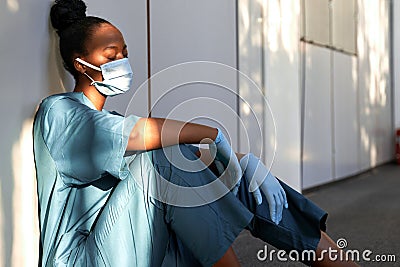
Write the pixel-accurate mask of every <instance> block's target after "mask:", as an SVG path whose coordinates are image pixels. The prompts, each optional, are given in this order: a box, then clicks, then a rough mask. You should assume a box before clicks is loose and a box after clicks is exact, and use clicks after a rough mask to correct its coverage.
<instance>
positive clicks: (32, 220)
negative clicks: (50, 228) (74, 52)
mask: <svg viewBox="0 0 400 267" xmlns="http://www.w3.org/2000/svg"><path fill="white" fill-rule="evenodd" d="M52 3H53V1H43V2H40V3H39V2H38V3H33V2H31V1H29V0H5V1H3V2H0V22H1V26H0V34H1V37H0V38H1V40H4V42H3V41H2V42H1V44H0V52H1V57H2V61H0V70H1V74H0V80H2V81H3V79H4V81H5V83H4V84H3V89H4V90H8V92H9V93H7V94H4V95H3V96H2V98H1V99H0V102H1V107H0V113H1V114H2V115H3V116H2V117H1V119H0V121H1V123H3V124H5V125H2V127H3V132H2V135H1V136H2V140H0V149H1V151H0V153H1V161H0V267H3V266H7V267H8V266H33V265H37V260H38V252H39V248H38V244H39V235H38V233H39V231H38V230H39V227H38V218H37V214H38V208H37V195H36V178H35V169H34V160H33V146H32V122H33V114H34V113H35V106H36V105H37V104H39V101H40V100H41V99H42V98H44V97H46V96H48V95H51V94H55V93H61V92H64V91H66V90H65V89H64V88H72V85H73V79H72V77H71V76H70V75H68V74H67V73H66V72H65V71H64V69H63V66H62V61H61V58H60V55H59V51H58V36H57V34H56V33H55V31H54V30H53V29H52V27H51V25H50V21H49V17H48V14H49V10H50V6H51V5H52ZM5 37H7V38H5ZM16 54H17V55H18V56H16ZM64 85H65V86H64ZM3 89H2V90H3ZM11 89H12V90H11Z"/></svg>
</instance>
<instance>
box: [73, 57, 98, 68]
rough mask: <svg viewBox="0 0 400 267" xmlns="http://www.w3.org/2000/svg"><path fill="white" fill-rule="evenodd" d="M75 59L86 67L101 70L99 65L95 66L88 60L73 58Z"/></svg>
mask: <svg viewBox="0 0 400 267" xmlns="http://www.w3.org/2000/svg"><path fill="white" fill-rule="evenodd" d="M75 60H76V61H78V62H79V63H81V64H83V65H85V66H86V67H89V68H92V69H94V70H97V71H101V69H100V68H99V67H97V66H95V65H92V64H90V63H89V62H86V61H84V60H82V59H80V58H78V57H77V58H75Z"/></svg>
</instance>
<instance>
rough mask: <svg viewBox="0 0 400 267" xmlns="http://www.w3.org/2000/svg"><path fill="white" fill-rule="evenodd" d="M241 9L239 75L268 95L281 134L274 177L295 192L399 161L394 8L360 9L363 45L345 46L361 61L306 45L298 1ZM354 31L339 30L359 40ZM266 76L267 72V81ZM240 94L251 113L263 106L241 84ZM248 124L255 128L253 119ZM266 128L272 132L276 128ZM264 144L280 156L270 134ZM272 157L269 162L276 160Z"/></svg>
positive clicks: (363, 0) (248, 4)
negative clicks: (392, 76) (393, 90)
mask: <svg viewBox="0 0 400 267" xmlns="http://www.w3.org/2000/svg"><path fill="white" fill-rule="evenodd" d="M239 3H241V4H239V8H240V9H239V21H240V22H241V24H239V25H240V26H241V27H239V30H240V32H239V56H240V58H239V69H240V70H242V71H244V72H246V74H248V75H249V76H250V77H251V78H253V79H254V81H255V82H256V83H258V84H259V85H260V86H262V87H263V90H264V92H265V94H266V96H267V99H268V100H269V102H270V104H271V108H272V112H273V115H274V117H275V122H276V126H277V132H276V136H273V137H274V138H275V137H276V141H277V154H276V158H274V162H273V164H272V171H273V173H275V174H276V175H277V176H280V177H283V179H287V181H288V182H289V183H290V184H291V185H292V186H294V187H295V188H298V189H306V188H310V187H313V186H317V185H321V184H324V183H327V182H331V181H334V180H337V179H342V178H345V177H349V176H351V175H354V174H356V173H359V172H362V171H364V170H367V169H370V168H372V167H374V166H377V165H379V164H382V163H385V162H388V161H390V160H392V159H393V129H392V115H391V102H392V94H391V88H390V84H391V83H390V72H389V68H390V66H389V34H390V33H389V1H387V0H381V1H367V0H358V1H357V5H358V8H357V9H356V10H358V14H356V16H357V21H358V24H357V35H356V37H357V39H356V40H355V41H356V43H355V44H354V42H350V41H351V40H350V41H349V40H342V43H346V47H349V48H351V47H354V46H355V47H356V48H357V49H356V50H357V55H349V54H345V53H342V52H337V51H332V50H330V49H328V48H324V47H319V46H315V45H313V44H309V43H301V44H300V42H299V39H300V36H299V27H298V25H299V24H300V23H299V22H301V21H303V20H302V19H301V18H300V15H299V13H300V10H299V9H300V7H299V3H298V1H265V2H254V1H245V0H242V1H239ZM349 3H350V2H349ZM349 3H347V2H345V1H340V2H337V3H336V2H335V4H337V6H336V7H339V6H340V7H341V8H340V10H341V12H345V11H346V12H350V13H352V12H353V11H352V10H354V9H353V7H352V8H351V9H350V10H347V9H345V8H344V5H345V4H349ZM351 3H353V2H351ZM306 4H311V2H309V1H307V2H306ZM325 6H326V7H327V5H325ZM263 16H264V17H263ZM262 17H263V21H262V23H263V24H262V25H261V26H260V25H259V24H260V20H258V18H262ZM349 18H352V17H351V16H350V17H349ZM338 19H339V20H340V18H338ZM335 21H336V22H337V20H335ZM257 23H258V24H257ZM343 23H346V22H343ZM347 23H352V19H350V20H349V22H347ZM335 25H339V26H340V25H342V26H343V24H341V23H335ZM353 29H354V27H353V25H350V26H349V27H348V29H346V28H345V27H344V28H343V27H342V28H340V27H339V28H337V29H335V32H334V33H335V34H337V33H341V35H340V36H347V35H352V34H346V32H343V30H350V31H352V30H353ZM335 34H334V36H335ZM260 36H262V37H263V38H264V39H261V41H260ZM262 40H263V41H264V42H262ZM347 41H349V42H347ZM353 41H354V40H353ZM353 44H354V45H353ZM300 46H301V47H302V50H300V49H299V47H300ZM350 50H351V51H352V49H350ZM395 50H396V49H395ZM260 55H261V56H263V57H264V59H263V61H261V62H260V61H258V60H257V57H259V56H260ZM300 55H301V58H302V59H303V60H304V62H300V60H299V58H300ZM259 69H263V71H264V73H262V74H261V76H260V74H259V72H258V70H259ZM299 74H301V75H299ZM300 89H301V90H300ZM239 90H240V92H241V93H244V94H246V96H247V95H251V97H250V103H251V105H252V106H254V107H257V106H258V105H261V104H262V103H261V102H260V98H257V97H255V95H254V92H253V93H252V94H250V93H248V92H247V91H248V90H249V89H248V88H247V87H246V85H243V84H240V89H239ZM243 107H245V105H242V106H241V109H243ZM266 111H268V110H267V108H265V107H264V108H262V109H255V114H256V115H257V116H259V117H264V118H265V116H266V115H268V112H266ZM396 112H398V111H397V109H396ZM301 114H303V116H304V118H303V119H304V120H303V121H302V118H301ZM242 117H243V118H244V119H247V121H246V123H248V124H249V125H250V128H251V127H252V128H254V129H255V128H256V127H255V122H254V121H253V122H250V121H251V119H250V116H244V114H242ZM265 122H266V123H265V124H264V126H266V128H267V129H270V128H271V127H269V126H270V125H269V123H270V122H271V121H270V120H268V119H266V120H265ZM251 125H253V126H251ZM264 136H265V138H264V140H267V141H266V142H264V143H265V144H264V145H265V148H266V149H265V151H267V153H268V151H272V150H273V149H271V144H270V143H271V142H270V141H269V140H268V139H269V138H270V134H269V133H267V132H265V130H264ZM274 138H272V139H274ZM301 138H302V139H301ZM300 148H302V149H303V150H302V151H300ZM252 149H253V150H254V149H255V148H254V147H253V148H252ZM300 152H302V157H303V158H302V159H301V158H300V155H301V153H300ZM265 155H266V157H265V160H266V161H268V160H269V158H271V156H269V155H268V154H265Z"/></svg>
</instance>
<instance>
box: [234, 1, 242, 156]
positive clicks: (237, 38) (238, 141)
mask: <svg viewBox="0 0 400 267" xmlns="http://www.w3.org/2000/svg"><path fill="white" fill-rule="evenodd" d="M238 7H239V0H236V1H235V28H236V36H235V39H236V70H237V71H236V93H237V95H236V112H237V115H238V116H237V122H236V133H237V141H236V142H237V148H238V151H239V152H240V151H241V145H240V121H241V119H242V118H241V114H240V80H239V71H240V69H239V59H240V58H239V53H240V52H239V8H238Z"/></svg>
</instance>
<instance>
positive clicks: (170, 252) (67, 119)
mask: <svg viewBox="0 0 400 267" xmlns="http://www.w3.org/2000/svg"><path fill="white" fill-rule="evenodd" d="M85 13H86V5H85V4H84V3H83V2H82V1H80V0H59V1H56V3H55V5H54V6H53V7H52V9H51V14H50V15H51V22H52V25H53V27H54V28H55V29H57V33H58V34H59V36H60V53H61V56H62V59H63V61H64V66H65V68H66V69H67V70H68V71H69V72H70V73H71V74H72V75H73V76H74V78H75V81H76V84H75V88H74V91H73V92H71V93H64V94H59V95H53V96H50V97H48V98H46V99H44V100H43V101H42V103H41V104H40V107H39V109H38V112H37V114H36V117H35V122H34V132H33V134H34V152H35V164H36V170H37V181H38V196H39V215H40V232H41V237H40V248H41V249H40V262H39V265H42V266H52V265H56V266H64V265H68V266H196V265H202V266H211V265H214V266H238V265H239V264H238V261H237V258H236V256H235V254H234V252H233V250H232V249H231V247H230V246H231V244H232V242H233V241H234V239H235V238H236V236H237V235H238V234H239V233H240V231H242V230H243V229H244V228H246V229H248V230H250V231H251V232H252V234H253V235H254V236H256V237H259V238H261V239H263V240H264V241H266V242H268V243H271V244H273V245H274V246H276V247H278V248H281V249H285V250H287V251H289V250H292V249H295V250H297V251H303V250H305V249H312V250H314V251H316V252H317V255H320V254H321V251H322V250H323V249H327V248H328V247H332V248H336V246H335V244H334V242H333V241H332V240H331V239H329V237H328V236H327V235H326V234H325V233H323V232H321V230H323V231H324V230H325V220H326V216H327V214H326V213H325V212H324V211H322V210H321V209H319V208H318V207H316V206H315V205H314V204H313V203H311V202H310V201H309V200H307V199H305V198H304V197H302V196H301V195H300V194H298V193H297V192H295V191H294V190H293V189H291V188H290V187H288V186H287V185H285V184H284V183H282V182H280V181H278V180H277V179H276V178H275V177H273V176H272V175H271V174H270V173H269V172H268V170H267V168H265V166H264V165H263V164H262V163H261V162H260V161H259V159H258V158H256V157H254V156H253V155H252V154H247V155H241V154H237V155H235V154H234V153H233V151H232V149H231V148H230V146H229V143H228V142H227V141H226V140H225V138H224V136H223V134H222V133H221V131H219V130H218V129H215V128H211V127H207V126H204V125H198V124H192V123H184V122H179V121H172V120H164V119H157V118H138V117H136V116H128V117H123V116H120V115H119V114H116V113H112V112H108V111H106V110H104V109H103V106H104V104H105V101H106V99H107V97H108V96H113V95H117V94H121V93H123V92H125V91H127V90H128V89H129V87H130V84H131V79H132V71H131V68H130V66H129V62H128V61H127V59H126V58H127V56H128V51H127V46H126V44H125V41H124V39H123V36H122V34H121V32H120V31H119V30H118V29H117V28H116V27H114V26H113V25H112V24H111V23H110V22H108V21H106V20H104V19H101V18H98V17H87V16H86V14H85ZM206 139H207V140H208V142H209V143H212V144H214V145H215V147H214V149H215V150H216V151H215V152H216V160H215V164H216V165H215V166H214V165H213V166H214V167H216V168H217V169H218V170H219V173H222V172H224V170H223V169H225V168H226V173H227V174H228V175H225V176H224V177H225V180H226V179H227V180H228V181H226V182H227V183H226V186H225V185H221V183H218V182H219V180H218V179H217V177H216V176H215V175H214V173H213V172H212V171H211V168H203V167H204V164H203V163H202V162H201V161H198V160H197V161H196V159H197V157H198V156H199V153H198V151H196V149H194V148H193V147H191V146H188V145H183V144H184V143H200V142H201V141H204V140H206ZM178 144H181V145H179V146H176V145H178ZM160 148H163V149H160ZM177 148H178V149H179V150H180V152H181V153H182V154H183V155H184V156H185V158H187V159H189V160H191V163H190V165H192V164H193V165H196V166H195V167H196V168H195V169H196V170H198V171H187V170H184V169H181V168H178V167H176V165H175V164H173V162H174V161H179V159H178V157H177V156H176V155H177V154H178V153H176V149H177ZM127 152H129V153H131V154H133V156H130V157H124V156H125V155H126V153H127ZM239 160H240V163H239ZM171 162H172V163H171ZM221 166H222V169H221ZM242 169H243V171H244V175H243V176H244V177H245V179H242V180H240V177H241V176H242ZM253 176H254V177H255V178H256V179H253ZM160 177H162V179H160ZM165 180H167V183H166V184H165V183H164V184H163V183H160V181H165ZM253 180H254V181H257V180H261V181H260V182H257V183H256V184H255V185H259V186H260V187H259V189H256V188H255V187H254V184H253V185H252V186H250V188H251V190H249V183H250V181H253ZM215 181H217V183H216V187H213V188H212V189H213V190H210V191H211V193H210V194H211V195H213V194H214V195H213V196H214V197H215V198H214V200H213V201H205V202H204V204H202V205H186V206H185V204H184V203H182V198H180V196H181V195H180V192H179V190H178V191H176V190H175V189H174V188H175V187H173V186H171V185H179V186H184V187H186V188H198V187H201V186H202V185H206V184H210V183H212V182H215ZM165 185H167V186H165ZM229 189H232V192H229ZM221 190H222V191H221ZM224 190H225V191H224ZM249 191H252V193H250V192H249ZM221 192H224V194H223V195H221ZM196 196H197V198H198V199H201V198H202V197H204V195H200V196H199V194H197V193H196V191H195V190H194V191H193V198H196ZM177 199H178V200H179V201H178V202H174V203H173V200H177ZM170 200H172V202H171V201H170ZM183 200H185V199H184V198H183ZM186 200H189V199H187V198H186ZM177 203H178V204H177ZM336 249H337V248H336ZM322 255H323V253H322ZM304 262H305V263H311V260H304ZM330 263H332V262H329V259H327V258H324V260H323V261H315V265H320V266H323V265H324V264H328V265H329V264H330ZM328 265H327V266H328ZM346 266H348V265H346Z"/></svg>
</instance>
